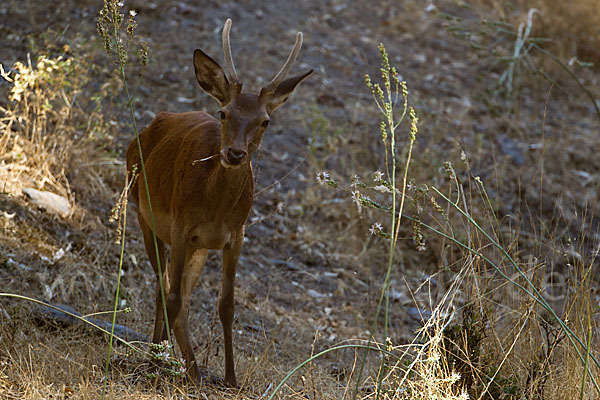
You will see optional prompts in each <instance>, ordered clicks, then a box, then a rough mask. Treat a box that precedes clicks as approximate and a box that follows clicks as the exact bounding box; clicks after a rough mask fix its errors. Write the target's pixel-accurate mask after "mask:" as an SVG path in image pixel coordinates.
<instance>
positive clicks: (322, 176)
mask: <svg viewBox="0 0 600 400" xmlns="http://www.w3.org/2000/svg"><path fill="white" fill-rule="evenodd" d="M328 180H329V174H328V173H327V172H326V171H321V172H319V173H318V174H317V182H319V184H320V185H324V184H326V183H327V181H328Z"/></svg>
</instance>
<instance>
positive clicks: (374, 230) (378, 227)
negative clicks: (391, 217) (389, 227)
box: [369, 222, 383, 235]
mask: <svg viewBox="0 0 600 400" xmlns="http://www.w3.org/2000/svg"><path fill="white" fill-rule="evenodd" d="M382 230H383V226H381V224H380V223H379V222H375V223H374V224H373V225H371V227H370V228H369V233H370V234H371V235H377V234H379V233H381V231H382Z"/></svg>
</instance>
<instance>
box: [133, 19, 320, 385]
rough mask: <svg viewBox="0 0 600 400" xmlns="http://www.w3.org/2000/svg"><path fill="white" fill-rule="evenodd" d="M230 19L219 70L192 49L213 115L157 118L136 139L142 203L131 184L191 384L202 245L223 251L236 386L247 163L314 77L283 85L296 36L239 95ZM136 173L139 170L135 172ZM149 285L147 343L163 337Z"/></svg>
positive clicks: (229, 357)
mask: <svg viewBox="0 0 600 400" xmlns="http://www.w3.org/2000/svg"><path fill="white" fill-rule="evenodd" d="M230 29H231V20H229V19H228V20H227V22H225V26H224V28H223V52H224V55H225V69H226V71H227V74H225V72H224V71H223V69H222V68H221V67H220V66H219V64H217V63H216V62H215V61H214V60H213V59H212V58H210V57H209V56H207V55H206V54H205V53H204V52H203V51H202V50H196V51H194V67H195V71H196V78H197V79H198V83H199V84H200V86H201V87H202V89H204V91H205V92H206V93H208V94H209V95H211V96H212V97H214V98H215V99H217V101H218V102H219V103H220V104H221V109H220V110H219V119H215V118H213V117H212V116H210V115H209V114H207V113H205V112H201V111H197V112H187V113H182V114H175V113H166V112H163V113H160V114H158V115H157V116H156V118H154V120H153V121H152V122H151V123H150V126H148V127H147V128H146V129H144V130H143V131H142V132H141V133H140V143H141V152H142V154H143V159H144V164H145V168H146V174H147V179H148V190H149V193H150V195H149V196H150V204H148V199H147V195H146V187H145V184H144V180H143V179H142V178H140V179H137V180H136V181H135V183H134V185H133V186H132V189H131V194H132V197H133V201H134V202H135V203H136V205H137V212H138V219H139V224H140V228H141V230H142V234H143V236H144V244H145V246H146V252H147V253H148V258H149V259H150V263H151V264H152V267H153V268H154V271H155V273H156V275H157V280H158V279H160V276H158V275H159V274H158V267H157V260H156V249H155V247H154V240H153V236H152V228H151V226H152V223H151V216H150V205H151V207H152V213H153V214H154V221H155V226H156V238H157V242H158V254H159V258H160V260H159V261H160V265H161V267H162V268H163V269H164V279H163V283H164V288H165V289H164V290H165V294H166V299H167V315H168V318H169V326H170V327H172V328H173V330H174V331H175V336H176V337H177V342H178V343H179V347H180V348H181V352H182V354H183V357H184V359H185V361H186V368H187V371H188V373H189V374H190V377H191V378H192V379H194V380H198V378H199V377H200V370H199V368H198V365H197V364H196V359H195V356H194V351H193V349H194V347H193V346H192V343H191V340H190V332H189V325H188V315H189V308H190V297H191V293H192V289H193V288H194V286H195V285H196V282H197V281H198V278H199V276H200V273H201V272H202V269H203V267H204V263H205V261H206V256H207V253H208V250H209V249H214V250H223V278H222V279H223V281H222V288H221V297H220V299H219V317H220V319H221V324H222V325H223V336H224V342H225V382H226V383H227V384H229V385H232V386H237V382H236V378H235V371H234V363H233V348H232V343H231V337H232V321H233V313H234V309H233V308H234V280H235V273H236V269H237V264H238V259H239V256H240V251H241V250H242V241H243V239H244V224H245V222H246V218H247V217H248V215H249V213H250V208H251V206H252V202H253V198H254V178H253V174H252V165H251V162H250V159H251V156H252V153H253V152H254V150H256V149H257V148H258V146H259V144H260V142H261V139H262V137H263V134H264V132H265V130H266V129H267V126H268V125H269V116H270V115H271V114H272V113H273V111H275V109H277V107H279V106H280V105H282V104H283V103H284V102H285V101H286V100H287V99H288V97H289V96H290V94H291V93H292V92H293V91H294V89H295V88H296V86H297V85H298V84H299V83H300V82H301V81H302V80H304V79H305V78H306V77H307V76H308V75H310V74H311V73H312V70H310V71H308V72H307V73H305V74H302V75H299V76H295V77H293V78H289V79H285V77H286V76H287V75H288V73H289V71H290V69H291V68H292V65H293V64H294V62H295V60H296V57H297V56H298V53H299V52H300V48H301V46H302V33H301V32H298V35H297V37H296V44H295V45H294V48H293V49H292V51H291V53H290V55H289V57H288V59H287V61H286V63H285V64H284V66H283V67H282V68H281V70H280V71H279V72H278V73H277V75H275V77H274V78H273V79H272V80H271V81H270V82H269V83H268V84H267V85H266V86H265V87H263V88H262V89H261V91H260V93H259V94H249V93H242V83H241V82H240V81H239V80H238V78H237V74H236V71H235V68H234V66H233V60H232V58H231V47H230V44H229V30H230ZM139 153H140V152H139V148H138V144H137V141H136V140H134V141H132V142H131V144H130V145H129V148H128V149H127V171H128V174H129V175H130V177H132V175H133V171H134V166H135V165H138V166H139V164H140V155H139ZM138 170H140V168H138ZM165 244H167V245H170V246H171V262H170V264H165ZM159 287H160V285H159V284H158V281H157V290H156V292H157V293H156V319H155V325H154V335H153V339H152V340H153V342H155V343H158V342H161V341H162V340H165V339H166V337H167V332H166V328H165V321H164V315H163V311H162V310H163V309H162V300H161V295H160V289H159Z"/></svg>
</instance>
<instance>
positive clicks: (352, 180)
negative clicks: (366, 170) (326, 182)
mask: <svg viewBox="0 0 600 400" xmlns="http://www.w3.org/2000/svg"><path fill="white" fill-rule="evenodd" d="M358 185H360V178H359V177H358V175H356V174H354V175H352V177H351V178H350V186H352V187H353V188H355V187H357V186H358Z"/></svg>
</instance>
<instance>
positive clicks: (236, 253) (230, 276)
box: [219, 228, 244, 387]
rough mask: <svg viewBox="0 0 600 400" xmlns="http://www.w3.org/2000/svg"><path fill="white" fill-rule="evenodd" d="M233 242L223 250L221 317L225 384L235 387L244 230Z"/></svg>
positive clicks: (233, 238)
mask: <svg viewBox="0 0 600 400" xmlns="http://www.w3.org/2000/svg"><path fill="white" fill-rule="evenodd" d="M232 236H233V237H232V240H231V242H230V243H228V244H227V245H226V246H225V247H224V248H223V278H222V279H223V281H222V287H221V298H220V299H219V317H220V319H221V324H222V325H223V339H224V342H225V382H226V383H227V384H229V385H231V386H233V387H236V386H237V381H236V379H235V366H234V362H233V344H232V334H233V329H232V324H233V314H234V306H235V299H234V292H235V274H236V270H237V265H238V260H239V258H240V252H241V251H242V243H243V240H244V229H243V228H242V229H241V230H240V231H239V232H237V233H236V234H235V235H232Z"/></svg>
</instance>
